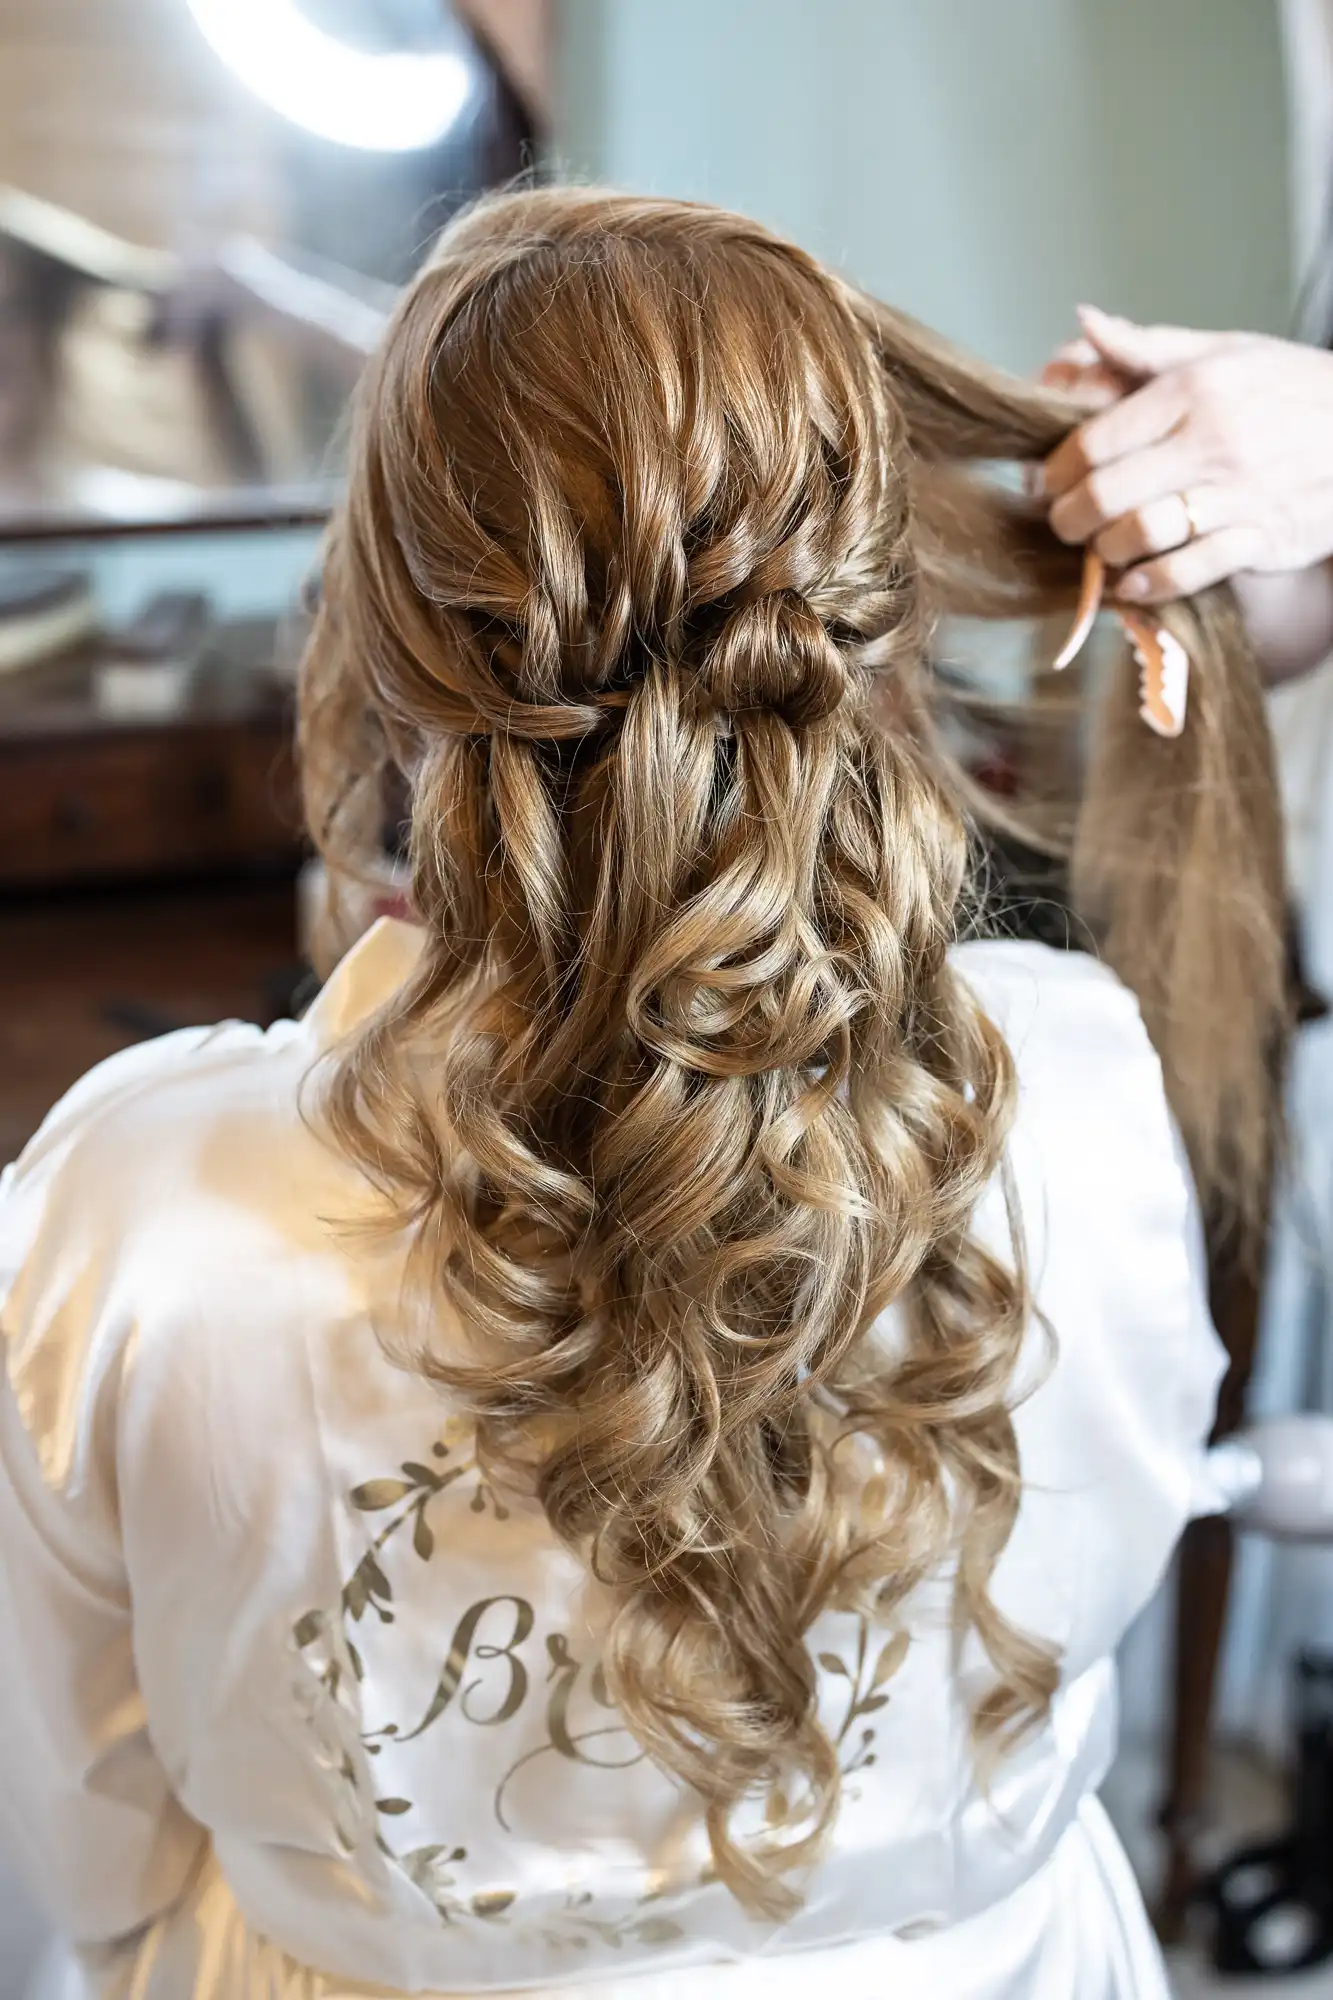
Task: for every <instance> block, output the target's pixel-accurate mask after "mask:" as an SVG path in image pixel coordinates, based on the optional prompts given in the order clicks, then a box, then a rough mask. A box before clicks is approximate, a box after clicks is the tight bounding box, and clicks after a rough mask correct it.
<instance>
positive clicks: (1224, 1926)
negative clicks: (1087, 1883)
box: [1198, 1652, 1333, 1975]
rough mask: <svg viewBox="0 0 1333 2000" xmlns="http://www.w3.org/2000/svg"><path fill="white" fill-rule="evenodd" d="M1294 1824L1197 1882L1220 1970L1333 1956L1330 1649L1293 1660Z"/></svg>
mask: <svg viewBox="0 0 1333 2000" xmlns="http://www.w3.org/2000/svg"><path fill="white" fill-rule="evenodd" d="M1293 1684H1294V1694H1295V1711H1296V1713H1295V1720H1296V1766H1295V1772H1294V1783H1293V1798H1292V1809H1293V1810H1292V1819H1293V1824H1292V1829H1291V1832H1290V1833H1289V1834H1287V1835H1286V1836H1285V1838H1283V1839H1281V1840H1270V1841H1264V1842H1263V1843H1262V1844H1260V1845H1257V1846H1254V1847H1244V1848H1241V1849H1240V1850H1239V1851H1238V1852H1237V1853H1235V1854H1233V1855H1232V1856H1231V1858H1230V1860H1228V1861H1225V1862H1224V1863H1223V1864H1222V1866H1221V1867H1220V1868H1219V1869H1217V1870H1216V1872H1215V1873H1214V1874H1213V1875H1211V1876H1210V1877H1209V1878H1208V1880H1207V1881H1206V1882H1204V1883H1203V1884H1202V1886H1201V1888H1200V1891H1199V1897H1198V1901H1199V1903H1200V1905H1201V1906H1202V1907H1204V1908H1206V1909H1207V1910H1209V1911H1210V1912H1211V1914H1212V1918H1213V1921H1214V1924H1215V1930H1214V1934H1213V1964H1214V1965H1215V1966H1216V1968H1217V1970H1218V1971H1219V1972H1265V1973H1268V1974H1270V1975H1273V1974H1276V1973H1283V1972H1305V1971H1308V1970H1309V1968H1310V1967H1311V1966H1315V1965H1324V1964H1326V1963H1327V1962H1328V1960H1329V1959H1333V1653H1316V1652H1305V1653H1301V1654H1300V1655H1299V1656H1298V1658H1297V1660H1296V1663H1295V1667H1294V1670H1293Z"/></svg>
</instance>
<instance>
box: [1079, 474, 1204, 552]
mask: <svg viewBox="0 0 1333 2000" xmlns="http://www.w3.org/2000/svg"><path fill="white" fill-rule="evenodd" d="M1191 504H1192V502H1191ZM1194 532H1195V523H1194V521H1193V520H1192V519H1191V515H1190V508H1189V505H1187V504H1186V502H1185V499H1184V496H1183V495H1182V494H1179V493H1168V494H1165V495H1164V496H1163V498H1162V499H1160V500H1149V501H1148V502H1147V504H1146V505H1145V506H1142V507H1134V508H1132V509H1131V510H1130V512H1129V513H1127V514H1122V515H1121V516H1120V519H1119V520H1118V521H1112V523H1111V525H1110V527H1109V528H1103V530H1102V532H1101V534H1100V535H1097V536H1095V537H1094V538H1093V543H1092V546H1093V548H1094V549H1095V550H1096V552H1097V554H1098V555H1099V556H1100V557H1101V559H1102V561H1103V562H1104V563H1105V564H1106V567H1107V568H1108V569H1113V570H1114V569H1128V568H1129V566H1130V564H1131V563H1137V562H1142V561H1143V559H1144V557H1145V556H1159V555H1165V554H1166V552H1167V550H1168V549H1178V548H1179V547H1180V546H1181V544H1182V543H1184V542H1187V541H1189V539H1190V537H1191V536H1192V535H1193V534H1194Z"/></svg>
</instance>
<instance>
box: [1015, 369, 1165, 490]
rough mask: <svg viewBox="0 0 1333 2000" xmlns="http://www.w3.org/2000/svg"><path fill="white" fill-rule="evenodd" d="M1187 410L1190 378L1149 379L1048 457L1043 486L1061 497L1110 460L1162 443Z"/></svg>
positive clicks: (1096, 417)
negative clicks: (1150, 380) (1149, 380)
mask: <svg viewBox="0 0 1333 2000" xmlns="http://www.w3.org/2000/svg"><path fill="white" fill-rule="evenodd" d="M1188 409H1189V382H1188V378H1187V377H1184V376H1181V375H1179V374H1171V375H1163V376H1161V377H1160V378H1159V379H1157V380H1155V381H1152V382H1148V383H1145V385H1144V387H1143V388H1142V389H1136V390H1135V391H1134V393H1133V394H1132V395H1130V396H1126V397H1124V399H1123V400H1122V401H1121V402H1118V403H1113V404H1112V405H1111V407H1110V408H1109V409H1107V410H1103V411H1101V413H1100V414H1099V415H1097V416H1095V417H1089V419H1088V421H1087V423H1085V424H1080V425H1079V427H1078V429H1077V430H1076V431H1071V432H1070V434H1069V436H1068V437H1067V438H1065V439H1064V440H1063V441H1062V442H1061V443H1060V444H1058V445H1057V446H1056V448H1055V450H1054V451H1053V452H1052V453H1051V455H1050V457H1049V458H1048V459H1047V461H1046V466H1045V490H1046V493H1047V496H1048V497H1049V498H1051V499H1058V498H1059V496H1060V495H1061V494H1063V493H1067V492H1068V491H1069V489H1070V488H1071V487H1073V486H1077V485H1079V483H1080V482H1081V481H1082V480H1085V479H1086V478H1087V477H1088V474H1089V473H1090V472H1093V471H1095V470H1096V469H1097V468H1098V467H1100V466H1104V465H1110V464H1112V463H1113V462H1114V461H1115V460H1116V459H1118V458H1124V457H1125V456H1126V454H1127V453H1129V452H1140V451H1146V450H1147V448H1148V446H1149V445H1154V444H1160V443H1161V442H1162V440H1163V439H1164V438H1167V437H1169V436H1170V435H1171V433H1172V431H1173V430H1175V429H1176V427H1177V425H1178V424H1180V423H1181V422H1182V420H1183V419H1184V417H1185V415H1186V414H1187V412H1188Z"/></svg>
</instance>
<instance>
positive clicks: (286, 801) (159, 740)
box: [0, 718, 300, 887]
mask: <svg viewBox="0 0 1333 2000" xmlns="http://www.w3.org/2000/svg"><path fill="white" fill-rule="evenodd" d="M299 847H300V833H299V815H298V810H297V804H296V783H295V772H294V761H293V754H292V748H291V743H290V737H289V732H288V729H287V727H286V725H285V723H284V722H282V721H280V720H278V719H276V718H275V719H274V720H273V721H272V722H269V721H267V720H265V721H262V722H259V721H255V720H246V721H243V722H237V723H224V722H215V723H208V724H193V725H184V726H180V727H166V728H149V729H143V730H117V731H107V732H106V733H104V734H94V733H89V734H88V735H83V736H76V737H71V736H59V737H52V738H45V737H37V738H33V737H28V738H11V739H4V738H3V737H0V886H5V887H17V886H23V885H29V884H32V885H36V884H39V883H50V884H57V883H63V882H71V883H72V882H86V881H91V880H95V879H97V878H99V877H112V876H123V877H132V876H140V877H142V876H151V875H177V874H189V873H192V872H207V871H216V870H220V869H225V868H232V867H247V866H265V865H270V864H274V863H280V862H286V861H288V860H291V859H294V857H295V856H296V854H297V852H298V851H299Z"/></svg>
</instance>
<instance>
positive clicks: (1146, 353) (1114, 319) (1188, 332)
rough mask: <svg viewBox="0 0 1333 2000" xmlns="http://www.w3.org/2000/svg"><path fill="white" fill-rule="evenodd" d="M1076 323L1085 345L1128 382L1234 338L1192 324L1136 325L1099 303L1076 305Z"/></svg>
mask: <svg viewBox="0 0 1333 2000" xmlns="http://www.w3.org/2000/svg"><path fill="white" fill-rule="evenodd" d="M1078 317H1079V324H1080V326H1081V327H1082V328H1083V332H1084V335H1085V336H1086V339H1087V342H1088V345H1089V346H1090V347H1092V348H1094V349H1095V351H1096V352H1097V353H1098V354H1099V355H1100V356H1101V358H1102V360H1103V361H1105V362H1107V363H1108V364H1109V365H1110V366H1111V367H1112V368H1116V369H1118V370H1119V371H1120V373H1121V374H1122V375H1126V376H1128V377H1129V379H1130V380H1131V381H1138V382H1146V381H1147V380H1148V378H1149V377H1150V376H1152V375H1163V374H1165V373H1166V371H1167V369H1168V368H1184V367H1186V366H1188V364H1189V363H1190V362H1191V361H1202V360H1203V358H1204V356H1205V355H1207V354H1213V353H1215V352H1216V351H1217V349H1218V348H1219V347H1225V346H1226V345H1227V344H1228V343H1229V342H1231V341H1232V340H1234V339H1235V335H1234V334H1228V333H1205V332H1201V331H1200V330H1199V329H1198V328H1196V327H1192V326H1139V325H1138V324H1137V322H1136V321H1134V320H1132V319H1121V318H1120V316H1119V314H1117V313H1108V312H1103V311H1102V309H1101V307H1100V306H1080V307H1079V309H1078Z"/></svg>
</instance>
